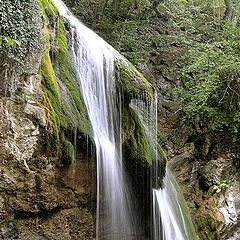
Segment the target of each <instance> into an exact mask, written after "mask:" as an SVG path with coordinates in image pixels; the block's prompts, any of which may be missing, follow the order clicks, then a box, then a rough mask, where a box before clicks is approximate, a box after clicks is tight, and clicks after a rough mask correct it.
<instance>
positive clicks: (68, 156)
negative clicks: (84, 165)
mask: <svg viewBox="0 0 240 240" xmlns="http://www.w3.org/2000/svg"><path fill="white" fill-rule="evenodd" d="M62 153H63V155H62V161H63V164H64V165H65V166H70V165H72V164H73V162H74V160H75V151H74V146H73V145H72V143H71V142H69V141H65V143H64V146H63V152H62Z"/></svg>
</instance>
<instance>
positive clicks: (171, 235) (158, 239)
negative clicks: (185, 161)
mask: <svg viewBox="0 0 240 240" xmlns="http://www.w3.org/2000/svg"><path fill="white" fill-rule="evenodd" d="M157 105H158V103H157V94H156V93H155V95H154V101H153V102H152V103H151V105H150V106H148V105H146V103H145V102H144V101H142V100H141V99H136V100H132V101H131V107H132V108H133V109H134V110H135V111H136V112H137V114H138V116H139V117H140V119H141V121H142V123H143V126H144V128H145V131H146V135H147V136H148V138H149V141H150V143H151V145H152V146H153V151H155V159H153V163H152V167H151V168H152V169H151V175H152V176H151V178H152V226H151V228H152V235H151V239H152V240H196V239H198V238H197V235H196V233H195V230H194V227H193V224H192V221H191V216H190V214H189V212H188V208H187V205H186V202H185V200H184V197H183V195H182V193H181V190H180V188H179V186H178V184H177V182H176V180H175V178H174V176H173V175H172V173H171V170H170V169H169V167H168V166H167V167H166V174H165V177H164V179H163V180H162V175H163V173H162V172H161V158H160V156H159V154H158V140H157V129H158V127H157Z"/></svg>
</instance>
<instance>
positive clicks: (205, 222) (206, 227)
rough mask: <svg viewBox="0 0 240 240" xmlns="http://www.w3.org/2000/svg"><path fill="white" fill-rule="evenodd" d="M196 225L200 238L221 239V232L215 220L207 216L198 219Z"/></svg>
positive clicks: (205, 239)
mask: <svg viewBox="0 0 240 240" xmlns="http://www.w3.org/2000/svg"><path fill="white" fill-rule="evenodd" d="M196 225H197V228H198V232H199V237H200V238H201V239H203V240H216V239H219V230H218V229H217V226H216V223H215V221H214V219H213V218H212V217H211V216H209V215H206V216H204V217H198V218H197V219H196Z"/></svg>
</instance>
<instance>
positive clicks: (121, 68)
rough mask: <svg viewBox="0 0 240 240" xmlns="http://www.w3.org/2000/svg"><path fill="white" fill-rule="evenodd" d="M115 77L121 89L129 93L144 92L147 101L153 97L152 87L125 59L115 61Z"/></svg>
mask: <svg viewBox="0 0 240 240" xmlns="http://www.w3.org/2000/svg"><path fill="white" fill-rule="evenodd" d="M115 68H116V78H117V79H118V81H119V83H120V85H121V87H122V89H123V91H124V92H125V93H127V94H128V95H129V94H134V95H137V94H141V93H145V94H146V98H147V99H148V100H149V101H152V99H153V87H152V85H151V84H150V83H149V82H148V81H147V80H146V79H145V78H144V77H143V76H142V74H141V73H140V72H138V70H137V69H136V68H135V67H134V66H133V65H132V64H131V63H130V62H129V61H127V60H126V59H124V60H121V59H118V60H116V62H115Z"/></svg>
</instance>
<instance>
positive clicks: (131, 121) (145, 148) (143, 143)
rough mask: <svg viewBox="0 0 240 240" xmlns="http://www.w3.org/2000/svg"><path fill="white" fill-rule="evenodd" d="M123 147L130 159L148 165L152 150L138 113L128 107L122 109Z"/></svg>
mask: <svg viewBox="0 0 240 240" xmlns="http://www.w3.org/2000/svg"><path fill="white" fill-rule="evenodd" d="M123 147H124V151H125V153H126V155H127V156H129V157H130V159H131V160H133V161H137V162H139V163H141V164H142V165H144V166H148V165H149V164H150V162H151V161H152V159H153V156H154V152H153V148H152V147H151V145H150V142H149V140H148V138H147V136H146V133H145V129H144V126H143V125H142V123H141V120H140V119H139V117H138V115H137V114H136V113H135V112H134V110H132V109H131V108H130V107H125V108H124V109H123Z"/></svg>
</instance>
